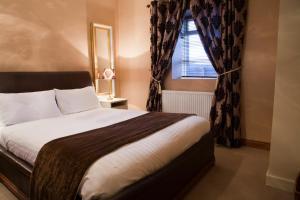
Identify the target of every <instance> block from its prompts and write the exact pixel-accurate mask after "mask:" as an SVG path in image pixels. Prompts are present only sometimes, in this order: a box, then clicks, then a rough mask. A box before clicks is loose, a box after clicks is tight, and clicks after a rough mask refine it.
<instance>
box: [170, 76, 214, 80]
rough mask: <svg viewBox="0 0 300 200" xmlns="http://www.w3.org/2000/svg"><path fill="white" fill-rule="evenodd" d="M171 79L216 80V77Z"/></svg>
mask: <svg viewBox="0 0 300 200" xmlns="http://www.w3.org/2000/svg"><path fill="white" fill-rule="evenodd" d="M173 80H217V77H179V78H177V79H173Z"/></svg>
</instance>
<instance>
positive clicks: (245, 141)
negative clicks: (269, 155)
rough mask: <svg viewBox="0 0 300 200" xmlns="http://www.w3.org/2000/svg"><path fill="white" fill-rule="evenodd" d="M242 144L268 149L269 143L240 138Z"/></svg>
mask: <svg viewBox="0 0 300 200" xmlns="http://www.w3.org/2000/svg"><path fill="white" fill-rule="evenodd" d="M242 144H243V145H246V146H248V147H253V148H257V149H264V150H268V151H269V150H270V143H267V142H261V141H256V140H249V139H242Z"/></svg>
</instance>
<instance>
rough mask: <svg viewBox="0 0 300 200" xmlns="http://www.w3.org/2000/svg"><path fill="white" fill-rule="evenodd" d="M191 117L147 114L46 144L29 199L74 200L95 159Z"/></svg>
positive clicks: (35, 173)
mask: <svg viewBox="0 0 300 200" xmlns="http://www.w3.org/2000/svg"><path fill="white" fill-rule="evenodd" d="M188 116H191V115H188V114H169V113H156V112H154V113H148V114H145V115H142V116H139V117H136V118H133V119H129V120H126V121H123V122H120V123H117V124H113V125H110V126H107V127H104V128H100V129H96V130H91V131H88V132H85V133H80V134H76V135H71V136H67V137H64V138H59V139H56V140H53V141H51V142H49V143H47V144H46V145H44V146H43V148H42V149H41V150H40V152H39V154H38V157H37V159H36V161H35V165H34V169H33V173H32V177H31V190H30V199H31V200H74V199H75V198H76V195H77V190H78V187H79V184H80V182H81V179H82V178H83V176H84V174H85V172H86V170H87V169H88V168H89V167H90V166H91V165H92V164H93V163H94V162H95V161H96V160H98V159H99V158H101V157H102V156H104V155H106V154H108V153H110V152H112V151H114V150H116V149H118V148H120V147H122V146H123V145H126V144H128V143H132V142H135V141H137V140H139V139H142V138H144V137H146V136H149V135H151V134H153V133H155V132H157V131H159V130H161V129H163V128H166V127H167V126H170V125H172V124H174V123H176V122H178V121H180V120H182V119H184V118H186V117H188Z"/></svg>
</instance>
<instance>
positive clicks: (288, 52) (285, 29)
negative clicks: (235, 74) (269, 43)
mask: <svg viewBox="0 0 300 200" xmlns="http://www.w3.org/2000/svg"><path fill="white" fill-rule="evenodd" d="M299 24H300V1H299V0H289V1H286V0H281V3H280V16H279V36H278V54H277V57H278V58H277V66H276V85H275V101H274V116H273V127H272V141H271V156H270V164H269V171H268V174H267V184H268V185H271V186H274V187H278V188H281V189H284V190H287V191H293V189H294V186H295V185H294V182H295V179H296V177H297V174H298V173H299V172H300V156H299V152H300V145H299V142H300V134H299V133H300V132H299V130H300V123H299V119H300V79H299V75H300V41H299V40H298V39H297V38H298V37H299V35H300V26H299Z"/></svg>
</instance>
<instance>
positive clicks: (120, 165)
mask: <svg viewBox="0 0 300 200" xmlns="http://www.w3.org/2000/svg"><path fill="white" fill-rule="evenodd" d="M142 114H145V112H142V111H133V110H117V109H104V108H98V109H94V110H91V111H85V112H82V113H76V114H71V115H65V116H61V117H57V118H50V119H43V120H38V121H32V122H26V123H22V124H16V125H13V126H8V127H4V128H3V129H0V144H1V145H2V146H3V147H4V148H6V149H7V150H8V151H10V152H12V153H13V154H15V155H16V156H18V157H19V158H21V159H23V160H26V161H27V162H29V163H30V164H32V165H33V164H34V162H35V159H36V157H37V154H38V152H39V150H40V149H41V148H42V146H43V145H44V144H46V143H47V142H49V141H51V140H54V139H56V138H60V137H64V136H68V135H72V134H76V133H80V132H85V131H88V130H92V129H96V128H101V127H105V126H108V125H110V124H114V123H118V122H121V121H124V120H127V119H130V118H133V117H136V116H139V115H142ZM208 130H209V123H208V121H207V120H205V119H203V118H200V117H197V116H192V117H188V118H186V119H184V120H182V121H180V122H177V123H175V124H173V125H171V126H169V127H167V128H165V129H162V130H160V131H158V132H156V133H155V134H153V135H150V136H148V137H146V138H143V139H141V140H139V141H137V142H134V143H131V144H127V145H125V146H123V147H121V148H119V149H118V150H116V151H114V152H112V153H110V154H107V155H106V156H104V157H102V158H100V159H98V160H97V161H96V162H95V163H94V164H93V165H92V166H91V167H90V168H89V169H88V171H87V172H86V174H85V176H84V178H83V180H82V182H81V187H80V194H81V195H82V197H83V200H87V199H90V198H91V197H94V196H97V197H108V196H111V195H113V194H115V193H117V192H118V191H120V190H121V189H122V188H124V187H126V186H128V185H130V184H132V183H134V182H136V181H138V180H140V179H141V178H143V177H145V176H147V175H149V174H151V173H153V172H155V171H157V170H158V169H160V168H162V167H163V166H165V165H166V164H167V163H169V162H170V161H171V160H172V159H174V158H176V157H177V156H178V155H180V154H181V153H183V152H184V151H185V150H187V149H188V148H189V147H191V146H192V145H193V144H195V143H196V142H197V141H199V139H200V138H201V137H202V136H203V135H204V134H205V133H207V132H208ZM78 148H80V147H78Z"/></svg>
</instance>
